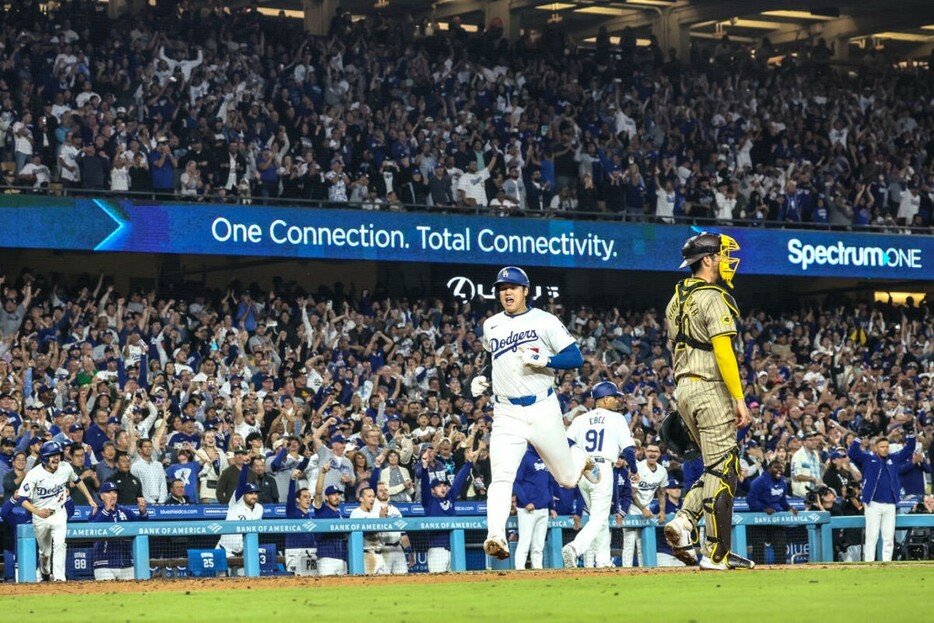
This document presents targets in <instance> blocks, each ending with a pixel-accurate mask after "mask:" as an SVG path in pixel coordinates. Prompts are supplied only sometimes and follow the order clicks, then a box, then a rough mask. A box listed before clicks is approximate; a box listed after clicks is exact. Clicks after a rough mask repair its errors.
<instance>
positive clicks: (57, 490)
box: [17, 441, 97, 582]
mask: <svg viewBox="0 0 934 623" xmlns="http://www.w3.org/2000/svg"><path fill="white" fill-rule="evenodd" d="M64 454H65V451H64V450H63V449H62V446H61V445H60V444H59V443H57V442H55V441H47V442H45V443H44V444H42V447H41V448H40V449H39V460H40V464H39V465H36V466H35V467H33V468H32V469H31V470H29V472H27V473H26V477H25V478H23V482H22V483H20V486H19V490H18V492H17V493H18V495H19V498H20V499H21V500H22V506H23V508H25V509H26V510H27V511H29V512H30V513H32V525H33V528H35V531H36V541H37V542H38V544H39V571H40V572H41V574H42V579H43V580H44V581H48V580H50V579H52V580H54V581H56V582H64V581H65V551H66V549H65V532H66V530H67V528H68V513H66V512H65V503H66V502H67V501H68V487H69V485H72V484H73V485H74V486H75V487H77V488H78V490H79V491H81V493H82V494H83V495H84V497H85V499H87V500H89V501H90V504H91V512H92V513H94V512H96V511H97V504H96V503H95V502H94V498H93V497H92V496H91V492H90V491H88V488H87V486H86V485H85V484H84V481H82V480H80V479H79V478H78V476H77V474H75V471H74V470H73V469H72V468H71V465H69V464H68V463H64V462H62V457H63V456H64ZM50 564H51V568H50Z"/></svg>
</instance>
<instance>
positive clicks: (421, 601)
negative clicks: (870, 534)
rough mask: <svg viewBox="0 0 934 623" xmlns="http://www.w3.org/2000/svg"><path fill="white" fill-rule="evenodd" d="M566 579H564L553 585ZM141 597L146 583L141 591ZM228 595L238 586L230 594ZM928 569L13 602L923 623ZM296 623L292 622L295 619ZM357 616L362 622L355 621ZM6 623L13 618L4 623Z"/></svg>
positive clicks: (71, 611) (142, 612)
mask: <svg viewBox="0 0 934 623" xmlns="http://www.w3.org/2000/svg"><path fill="white" fill-rule="evenodd" d="M564 575H566V577H563V576H564ZM139 587H140V588H141V589H142V588H144V587H145V585H139ZM235 587H236V588H235ZM932 588H934V566H917V565H915V566H900V565H892V566H886V567H865V566H858V565H857V566H846V567H843V566H841V567H832V568H806V569H801V568H794V569H779V570H765V569H762V570H756V571H748V572H732V573H699V572H698V573H660V574H654V575H649V574H637V575H623V574H621V573H620V574H612V573H610V574H607V573H604V574H573V573H567V574H560V575H559V576H556V577H549V578H533V579H512V575H511V574H510V575H509V576H491V579H490V580H489V581H484V582H477V581H472V582H457V581H454V582H444V583H437V584H433V583H429V581H427V580H426V583H412V584H403V585H399V584H382V583H381V585H374V586H352V587H335V588H332V587H325V586H309V587H303V588H283V589H269V588H265V587H264V588H262V589H259V588H257V587H255V586H254V587H252V588H251V589H246V586H245V585H244V584H243V583H240V582H238V583H236V584H234V583H232V584H231V589H230V590H221V591H197V590H192V591H190V592H184V591H182V592H175V591H158V592H141V593H135V594H125V593H100V594H80V595H43V596H16V597H7V598H3V599H0V609H2V610H6V611H7V612H12V611H14V610H12V609H10V608H11V607H12V606H13V604H14V603H15V612H16V613H17V616H21V617H22V620H24V621H45V620H53V619H54V620H57V621H69V622H72V621H74V622H78V621H97V622H99V621H102V620H107V621H134V622H135V621H184V622H188V621H191V622H201V621H273V620H277V621H286V622H288V623H297V622H298V621H304V620H309V618H310V617H311V616H313V613H315V614H317V613H323V614H325V617H326V618H324V619H322V620H325V621H328V622H331V623H337V622H340V621H373V622H374V623H375V622H383V621H385V622H400V623H401V622H421V621H426V622H427V621H430V622H432V623H455V622H459V621H471V622H475V623H481V622H483V623H486V622H498V621H505V622H507V623H520V622H522V621H534V622H536V623H550V622H552V621H580V622H583V623H592V622H597V621H603V620H626V621H659V622H660V623H679V622H682V621H683V622H685V623H688V622H692V621H696V622H698V623H702V622H706V621H710V622H716V623H727V622H731V621H756V623H761V622H767V621H785V622H788V621H807V620H813V621H820V622H821V623H831V622H834V621H846V622H851V621H863V620H869V621H870V622H872V623H876V622H878V623H882V622H886V623H888V622H889V621H908V620H914V621H930V620H932V619H934V615H932V614H931V612H932V610H931V608H932V606H931V598H930V594H931V590H932ZM296 617H301V618H296ZM361 617H362V618H361ZM10 620H11V621H12V620H13V619H10Z"/></svg>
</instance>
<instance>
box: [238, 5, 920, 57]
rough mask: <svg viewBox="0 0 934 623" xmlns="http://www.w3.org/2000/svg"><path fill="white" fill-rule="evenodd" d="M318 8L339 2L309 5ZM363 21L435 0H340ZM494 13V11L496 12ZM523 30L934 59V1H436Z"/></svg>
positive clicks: (469, 24) (291, 11) (424, 8)
mask: <svg viewBox="0 0 934 623" xmlns="http://www.w3.org/2000/svg"><path fill="white" fill-rule="evenodd" d="M311 1H314V2H321V1H325V2H326V1H331V2H334V5H335V7H336V6H337V4H338V2H337V0H311ZM254 3H255V4H256V5H258V6H259V7H260V9H261V10H262V11H263V12H264V13H269V14H276V13H277V12H278V11H280V10H286V11H287V12H288V15H289V16H292V17H301V15H302V11H303V0H266V1H262V0H260V1H259V2H255V0H254V2H247V0H242V1H241V0H234V1H233V2H229V3H228V4H229V5H230V6H245V5H248V4H254ZM339 4H340V5H341V6H345V7H347V8H348V9H350V11H351V12H352V13H353V14H354V15H355V16H359V17H375V16H378V15H384V16H387V17H392V18H408V19H412V21H413V27H414V23H416V22H417V21H419V20H420V19H421V18H422V17H428V16H430V15H431V14H432V6H433V3H432V2H431V0H341V2H339ZM494 5H496V7H497V8H496V9H495V10H492V11H491V7H493V6H494ZM505 6H508V12H509V14H510V15H511V16H512V18H513V19H514V20H515V22H516V23H518V24H519V28H520V29H522V30H538V31H542V30H544V29H545V28H546V27H547V26H548V24H549V23H560V26H561V28H562V29H563V30H564V32H566V33H567V34H569V35H570V36H571V37H573V38H574V39H575V40H577V41H578V42H579V43H586V42H587V40H588V39H590V38H591V37H594V36H595V35H596V34H597V32H598V30H599V29H600V28H601V27H602V26H605V27H606V28H607V31H608V33H609V34H610V35H611V36H612V35H619V34H620V33H621V32H622V31H623V30H624V29H625V28H627V27H629V28H632V29H634V30H635V31H636V34H637V35H639V36H642V37H643V38H644V37H647V36H648V35H649V34H651V33H653V32H656V33H658V31H659V29H661V28H667V29H668V30H669V31H671V30H672V29H677V30H680V29H687V30H688V32H689V36H690V38H691V39H694V40H711V39H713V40H716V39H720V38H722V37H723V36H724V35H729V37H730V39H731V40H732V41H733V42H734V43H739V44H748V45H756V44H758V43H759V41H761V39H762V38H763V37H768V38H769V39H770V40H771V41H772V43H773V45H775V46H776V47H777V49H779V50H780V51H788V52H792V51H794V49H796V47H797V45H798V44H800V43H801V42H803V41H806V42H813V41H816V40H817V38H819V37H823V38H824V39H825V40H826V41H827V42H828V44H835V45H846V46H848V47H849V48H850V50H852V51H857V52H858V51H859V50H865V49H866V48H867V47H875V48H877V49H879V48H885V49H887V51H888V52H889V54H890V55H891V56H894V57H895V58H897V59H899V60H904V59H919V60H923V59H926V58H927V57H928V55H929V54H930V51H931V49H932V47H934V13H932V11H931V6H932V4H931V0H891V1H890V2H886V3H879V2H877V1H876V0H839V1H834V0H755V1H750V0H559V1H557V2H546V1H545V0H491V1H487V0H437V2H435V3H434V7H435V8H434V13H435V15H436V17H437V19H438V21H439V22H440V23H441V26H442V28H444V27H445V26H446V24H447V23H448V22H449V21H450V20H452V19H453V18H455V17H459V18H460V20H461V23H462V24H463V25H465V26H466V28H467V29H468V30H474V29H475V28H476V27H478V26H480V25H482V24H484V23H488V21H489V18H490V17H491V16H492V15H494V14H496V13H500V14H501V12H502V11H503V10H504V7H505Z"/></svg>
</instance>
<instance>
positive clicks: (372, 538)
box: [350, 487, 386, 575]
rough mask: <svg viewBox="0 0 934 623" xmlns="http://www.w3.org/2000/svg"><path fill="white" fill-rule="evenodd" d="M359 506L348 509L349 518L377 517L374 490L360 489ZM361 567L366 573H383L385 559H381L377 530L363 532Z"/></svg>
mask: <svg viewBox="0 0 934 623" xmlns="http://www.w3.org/2000/svg"><path fill="white" fill-rule="evenodd" d="M359 499H360V506H358V507H357V508H355V509H353V510H352V511H350V518H351V519H379V509H378V508H376V506H375V504H376V492H375V491H373V489H372V488H370V487H366V488H365V489H361V490H360V498H359ZM363 567H364V570H365V571H366V574H367V575H385V574H386V561H385V560H384V559H383V542H382V541H380V539H379V533H378V532H364V533H363Z"/></svg>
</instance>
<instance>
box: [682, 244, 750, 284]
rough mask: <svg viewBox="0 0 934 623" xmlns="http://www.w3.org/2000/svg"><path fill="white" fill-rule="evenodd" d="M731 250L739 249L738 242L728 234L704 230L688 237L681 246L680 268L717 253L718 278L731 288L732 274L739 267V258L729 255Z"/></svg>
mask: <svg viewBox="0 0 934 623" xmlns="http://www.w3.org/2000/svg"><path fill="white" fill-rule="evenodd" d="M733 251H739V244H738V243H737V242H736V240H734V239H733V238H731V237H730V236H727V235H726V234H711V233H707V232H704V233H701V234H698V235H696V236H692V237H690V238H688V240H687V242H685V243H684V246H682V247H681V256H682V257H683V258H684V261H683V262H681V266H680V268H687V267H688V266H690V265H691V264H693V263H694V262H696V261H698V260H700V259H703V258H705V257H707V256H708V255H719V256H720V265H719V272H720V279H721V280H723V283H725V284H726V285H727V286H729V287H731V288H732V287H733V275H735V274H736V269H737V267H739V258H738V257H733V256H732V255H731V253H732V252H733Z"/></svg>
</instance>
